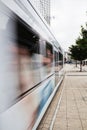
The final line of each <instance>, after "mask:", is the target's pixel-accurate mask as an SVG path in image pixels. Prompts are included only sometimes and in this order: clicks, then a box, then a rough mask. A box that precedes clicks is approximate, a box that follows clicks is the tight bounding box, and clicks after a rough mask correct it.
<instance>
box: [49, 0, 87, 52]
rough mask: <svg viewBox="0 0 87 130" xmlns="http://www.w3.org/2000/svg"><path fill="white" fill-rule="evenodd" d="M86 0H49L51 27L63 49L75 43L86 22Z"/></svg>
mask: <svg viewBox="0 0 87 130" xmlns="http://www.w3.org/2000/svg"><path fill="white" fill-rule="evenodd" d="M86 11H87V0H51V16H53V17H55V18H51V27H52V29H53V31H54V33H55V36H56V38H57V40H58V42H59V43H60V45H61V46H62V47H63V49H64V50H65V51H67V50H68V47H69V46H70V45H72V44H73V43H75V39H77V38H78V36H79V34H80V29H81V25H83V26H84V27H85V23H86V22H87V14H86Z"/></svg>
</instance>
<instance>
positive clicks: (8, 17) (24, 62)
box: [0, 0, 63, 130]
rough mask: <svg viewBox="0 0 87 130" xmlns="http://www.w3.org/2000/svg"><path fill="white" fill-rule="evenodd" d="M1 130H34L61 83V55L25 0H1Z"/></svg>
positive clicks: (48, 32)
mask: <svg viewBox="0 0 87 130" xmlns="http://www.w3.org/2000/svg"><path fill="white" fill-rule="evenodd" d="M0 18H1V20H0V130H36V128H37V127H38V124H39V123H40V121H41V119H42V117H43V115H44V113H45V111H46V109H47V107H48V106H49V104H50V102H51V100H52V98H53V97H54V95H55V93H56V91H57V89H58V87H59V84H60V83H61V82H62V80H63V51H62V49H61V47H60V45H59V44H58V42H57V41H56V39H55V37H54V35H53V34H52V32H51V30H50V28H49V26H48V25H47V24H46V22H45V21H44V19H43V18H42V17H41V16H40V15H39V14H38V13H37V12H36V10H35V9H34V8H33V6H32V4H31V3H30V2H29V1H28V0H0Z"/></svg>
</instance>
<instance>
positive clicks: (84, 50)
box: [69, 26, 87, 71]
mask: <svg viewBox="0 0 87 130" xmlns="http://www.w3.org/2000/svg"><path fill="white" fill-rule="evenodd" d="M69 50H70V55H71V58H72V59H74V60H76V61H77V60H78V61H80V71H82V61H83V60H85V59H87V30H86V29H85V28H83V26H81V35H80V37H79V38H78V39H77V40H76V44H75V45H72V46H71V47H69Z"/></svg>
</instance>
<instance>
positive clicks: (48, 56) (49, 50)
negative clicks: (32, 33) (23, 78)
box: [43, 42, 53, 74]
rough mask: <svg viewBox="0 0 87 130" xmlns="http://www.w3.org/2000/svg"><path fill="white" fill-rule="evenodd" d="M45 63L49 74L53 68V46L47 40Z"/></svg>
mask: <svg viewBox="0 0 87 130" xmlns="http://www.w3.org/2000/svg"><path fill="white" fill-rule="evenodd" d="M43 65H44V67H45V70H46V74H49V73H51V72H52V70H53V47H52V45H51V44H50V43H48V42H46V52H45V56H44V60H43Z"/></svg>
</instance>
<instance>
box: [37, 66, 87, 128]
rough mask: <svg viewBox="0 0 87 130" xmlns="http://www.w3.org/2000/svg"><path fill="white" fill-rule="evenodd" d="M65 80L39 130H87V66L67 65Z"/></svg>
mask: <svg viewBox="0 0 87 130" xmlns="http://www.w3.org/2000/svg"><path fill="white" fill-rule="evenodd" d="M64 70H65V72H66V73H65V78H64V80H63V83H62V84H61V86H60V88H59V90H58V91H57V93H56V95H55V96H54V98H53V100H52V102H51V104H50V105H49V107H48V109H47V111H46V113H45V115H44V117H43V119H42V121H41V123H40V125H39V127H38V128H37V130H87V66H84V67H83V72H79V67H77V68H76V67H75V65H72V64H67V65H65V67H64Z"/></svg>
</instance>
